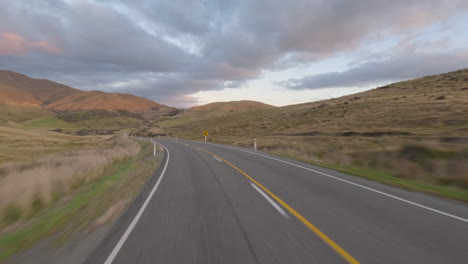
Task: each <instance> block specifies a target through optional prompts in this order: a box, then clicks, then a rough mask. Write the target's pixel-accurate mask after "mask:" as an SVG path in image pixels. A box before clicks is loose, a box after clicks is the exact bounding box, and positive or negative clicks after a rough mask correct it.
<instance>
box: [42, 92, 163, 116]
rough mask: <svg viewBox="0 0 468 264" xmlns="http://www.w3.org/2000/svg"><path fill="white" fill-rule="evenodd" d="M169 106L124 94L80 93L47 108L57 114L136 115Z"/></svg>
mask: <svg viewBox="0 0 468 264" xmlns="http://www.w3.org/2000/svg"><path fill="white" fill-rule="evenodd" d="M166 107H167V106H164V105H161V104H158V103H155V102H153V101H151V100H148V99H146V98H143V97H138V96H134V95H131V94H122V93H105V92H101V91H89V92H80V93H77V94H73V95H70V96H67V97H64V98H62V99H60V100H58V101H56V102H54V103H51V104H48V105H46V106H45V108H47V109H50V110H53V111H55V112H64V111H77V110H93V109H106V110H117V109H122V110H127V111H129V112H134V113H143V112H146V111H149V110H158V109H162V108H166Z"/></svg>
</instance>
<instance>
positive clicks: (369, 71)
mask: <svg viewBox="0 0 468 264" xmlns="http://www.w3.org/2000/svg"><path fill="white" fill-rule="evenodd" d="M463 54H464V53H463V52H459V53H458V54H447V53H436V54H422V53H412V54H408V53H404V54H399V56H398V57H390V58H387V59H384V60H380V61H369V62H365V63H361V64H357V65H355V66H354V67H352V68H350V69H349V70H347V71H344V72H329V73H325V74H317V75H312V76H307V77H305V78H303V79H289V80H288V81H283V82H279V83H278V84H279V85H280V86H283V87H285V88H288V89H293V90H307V89H321V88H329V87H352V86H360V85H368V84H375V83H379V82H390V81H397V80H403V79H410V78H416V77H422V76H425V75H431V74H437V73H442V72H449V71H454V70H458V69H461V68H465V67H468V56H466V55H463ZM466 54H468V53H466Z"/></svg>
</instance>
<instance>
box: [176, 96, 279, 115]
mask: <svg viewBox="0 0 468 264" xmlns="http://www.w3.org/2000/svg"><path fill="white" fill-rule="evenodd" d="M271 108H274V106H272V105H268V104H264V103H261V102H257V101H247V100H243V101H231V102H216V103H210V104H206V105H200V106H195V107H192V108H189V109H187V110H185V111H184V115H188V116H203V117H213V116H223V115H226V114H232V113H242V112H248V111H253V110H258V109H271Z"/></svg>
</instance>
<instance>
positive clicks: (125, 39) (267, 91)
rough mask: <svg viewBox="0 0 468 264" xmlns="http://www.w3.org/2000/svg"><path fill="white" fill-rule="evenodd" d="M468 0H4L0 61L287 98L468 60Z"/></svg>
mask: <svg viewBox="0 0 468 264" xmlns="http://www.w3.org/2000/svg"><path fill="white" fill-rule="evenodd" d="M467 43H468V1H466V0H392V1H387V0H288V1H284V0H197V1H188V0H171V1H167V0H161V1H158V0H153V1H150V0H133V1H126V0H41V1H30V0H0V69H6V70H12V71H16V72H20V73H23V74H26V75H29V76H31V77H34V78H46V79H50V80H53V81H56V82H60V83H64V84H67V85H70V86H72V87H75V88H79V89H83V90H102V91H106V92H121V93H131V94H135V95H138V96H143V97H146V98H149V99H151V100H154V101H156V102H158V103H163V104H166V105H170V106H177V107H190V106H194V105H200V104H205V103H210V102H217V101H232V100H256V101H261V102H264V103H268V104H272V105H276V106H283V105H289V104H298V103H303V102H310V101H316V100H322V99H328V98H332V97H339V96H342V95H346V94H352V93H356V92H360V91H364V90H368V89H372V88H375V87H378V86H382V85H385V84H388V83H391V82H395V81H400V80H405V79H412V78H415V77H421V76H425V75H431V74H438V73H443V72H448V71H453V70H457V69H461V68H466V67H468V45H467Z"/></svg>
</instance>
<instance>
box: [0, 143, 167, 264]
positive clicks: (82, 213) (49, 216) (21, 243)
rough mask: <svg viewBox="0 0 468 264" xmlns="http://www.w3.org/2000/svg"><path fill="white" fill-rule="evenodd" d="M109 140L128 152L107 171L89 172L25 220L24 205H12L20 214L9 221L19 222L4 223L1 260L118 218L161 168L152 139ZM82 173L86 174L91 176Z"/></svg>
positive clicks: (120, 154) (113, 160) (121, 153)
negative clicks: (42, 241)
mask: <svg viewBox="0 0 468 264" xmlns="http://www.w3.org/2000/svg"><path fill="white" fill-rule="evenodd" d="M109 143H110V144H111V145H112V146H113V148H114V149H115V150H118V149H119V148H122V149H130V151H129V152H128V151H127V152H121V151H117V153H119V154H116V156H112V157H111V159H110V160H111V163H110V164H107V165H106V166H105V169H104V170H99V173H100V175H97V174H96V175H93V176H91V178H93V179H94V180H92V181H90V182H86V183H83V184H80V185H79V186H77V187H76V189H74V190H70V191H69V192H66V193H62V192H60V193H59V194H57V195H58V197H59V198H58V199H57V198H56V199H55V200H54V199H51V200H48V202H47V204H44V205H45V206H44V208H43V209H42V210H41V211H40V212H39V213H36V214H33V215H30V216H29V217H28V218H23V213H24V210H25V209H24V208H22V207H20V206H18V205H16V204H11V205H13V206H14V210H12V211H15V210H19V212H20V213H19V215H17V216H15V215H14V213H11V215H12V216H11V217H13V216H14V219H12V220H11V221H10V222H9V223H10V224H11V223H14V222H18V220H19V222H18V223H16V224H15V225H10V227H8V228H4V229H3V231H2V230H1V226H2V225H0V233H1V234H2V235H1V236H0V261H1V260H4V259H6V258H8V257H10V256H12V255H13V254H15V253H18V252H20V251H22V250H25V249H27V248H29V247H31V246H32V245H34V243H36V242H37V241H38V240H40V239H42V238H44V237H50V236H53V237H54V241H57V245H60V244H63V242H64V241H65V240H67V239H68V238H70V237H71V236H73V235H74V234H75V233H77V232H89V231H92V230H93V229H95V228H97V227H99V226H100V225H103V224H106V223H108V222H109V221H112V220H113V219H115V218H116V217H117V216H118V215H119V214H120V212H121V211H122V210H123V209H124V208H125V207H126V206H127V204H128V203H129V202H130V201H132V200H133V198H134V197H135V196H136V195H137V194H138V193H139V192H140V190H141V188H142V187H143V185H144V184H145V183H146V182H147V180H148V178H149V177H150V176H151V175H152V173H153V172H154V170H155V169H156V168H157V166H159V163H160V161H161V159H162V156H163V151H162V149H159V150H158V151H159V155H158V157H157V159H154V158H153V157H152V150H153V149H152V145H151V144H149V143H148V142H135V141H133V140H129V139H126V138H118V139H114V140H112V141H110V142H109ZM108 155H109V154H108ZM60 166H62V165H60ZM94 173H96V172H94ZM82 176H84V178H87V177H88V175H87V174H82ZM57 186H62V185H57ZM30 202H31V203H35V202H34V201H30ZM5 217H7V216H6V215H5ZM3 226H4V227H5V219H4V222H3Z"/></svg>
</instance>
